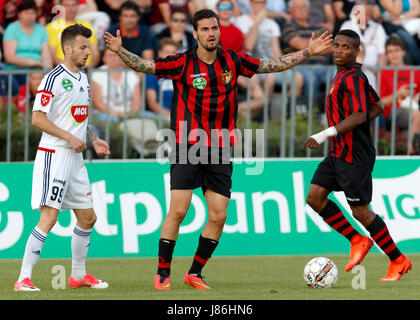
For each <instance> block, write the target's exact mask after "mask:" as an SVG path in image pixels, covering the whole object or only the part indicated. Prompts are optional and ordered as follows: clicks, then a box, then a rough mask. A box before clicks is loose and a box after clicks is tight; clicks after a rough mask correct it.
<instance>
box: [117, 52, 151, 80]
mask: <svg viewBox="0 0 420 320" xmlns="http://www.w3.org/2000/svg"><path fill="white" fill-rule="evenodd" d="M117 54H118V56H119V57H120V58H121V60H122V61H123V62H124V63H125V64H126V65H127V66H129V67H130V68H131V69H133V70H134V71H137V72H143V73H151V74H155V62H154V61H153V60H148V59H143V58H140V57H139V56H138V55H135V54H134V53H131V52H130V51H128V50H127V49H124V48H121V50H120V51H118V52H117Z"/></svg>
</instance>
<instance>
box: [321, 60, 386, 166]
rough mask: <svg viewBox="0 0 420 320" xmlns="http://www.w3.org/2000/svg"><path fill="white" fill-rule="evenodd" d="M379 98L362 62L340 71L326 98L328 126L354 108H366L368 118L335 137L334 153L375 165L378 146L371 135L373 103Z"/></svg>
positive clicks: (342, 118) (366, 164)
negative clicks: (371, 105)
mask: <svg viewBox="0 0 420 320" xmlns="http://www.w3.org/2000/svg"><path fill="white" fill-rule="evenodd" d="M374 101H379V97H378V95H377V94H376V92H375V90H374V89H373V88H372V87H371V85H370V84H369V81H368V79H367V77H366V75H365V74H364V73H363V72H362V70H361V65H360V64H359V63H354V64H352V65H350V66H348V67H346V68H343V69H342V70H340V71H339V72H337V74H336V76H335V77H334V80H333V81H332V83H331V85H330V90H329V93H328V97H327V101H326V114H327V119H328V126H335V125H337V124H338V123H339V122H341V121H343V120H344V119H346V118H347V117H349V116H350V115H351V114H352V113H354V112H366V121H365V122H364V123H363V124H361V125H359V126H358V127H356V128H354V129H353V130H351V131H348V132H346V133H344V134H341V135H338V136H336V137H332V138H331V141H330V142H331V148H330V156H333V157H337V158H340V159H342V160H344V161H347V162H349V163H352V164H355V165H359V166H362V167H364V168H367V169H369V170H372V169H373V165H374V162H375V148H374V146H373V144H372V139H371V135H370V119H369V110H370V104H371V103H373V102H374Z"/></svg>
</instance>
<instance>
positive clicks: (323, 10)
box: [309, 0, 335, 33]
mask: <svg viewBox="0 0 420 320" xmlns="http://www.w3.org/2000/svg"><path fill="white" fill-rule="evenodd" d="M309 23H310V24H311V25H317V26H321V27H322V29H324V30H327V31H328V32H330V33H332V32H333V31H334V24H335V14H334V9H333V6H332V0H311V6H310V10H309Z"/></svg>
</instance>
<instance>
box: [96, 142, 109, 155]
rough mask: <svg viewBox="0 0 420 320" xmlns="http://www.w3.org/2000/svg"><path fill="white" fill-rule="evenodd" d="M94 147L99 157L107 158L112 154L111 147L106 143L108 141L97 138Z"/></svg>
mask: <svg viewBox="0 0 420 320" xmlns="http://www.w3.org/2000/svg"><path fill="white" fill-rule="evenodd" d="M92 145H93V148H94V149H95V152H96V154H97V155H98V156H106V155H108V154H110V151H109V145H108V143H106V141H104V140H102V139H99V138H97V139H95V140H94V141H93V142H92Z"/></svg>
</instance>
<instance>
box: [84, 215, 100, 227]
mask: <svg viewBox="0 0 420 320" xmlns="http://www.w3.org/2000/svg"><path fill="white" fill-rule="evenodd" d="M97 219H98V218H97V217H96V214H92V215H90V216H89V217H87V218H86V220H85V224H86V229H91V228H93V226H94V225H95V223H96V220H97Z"/></svg>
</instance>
